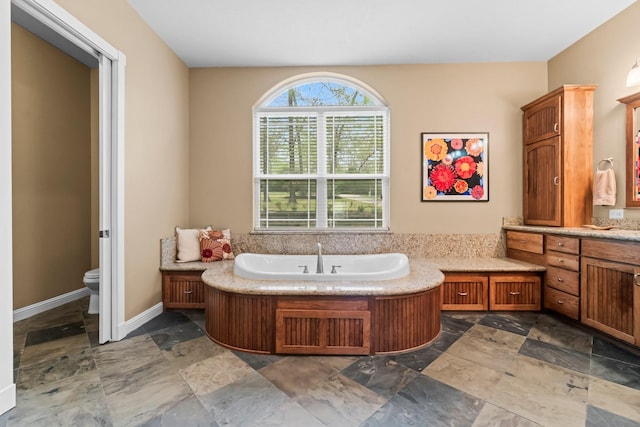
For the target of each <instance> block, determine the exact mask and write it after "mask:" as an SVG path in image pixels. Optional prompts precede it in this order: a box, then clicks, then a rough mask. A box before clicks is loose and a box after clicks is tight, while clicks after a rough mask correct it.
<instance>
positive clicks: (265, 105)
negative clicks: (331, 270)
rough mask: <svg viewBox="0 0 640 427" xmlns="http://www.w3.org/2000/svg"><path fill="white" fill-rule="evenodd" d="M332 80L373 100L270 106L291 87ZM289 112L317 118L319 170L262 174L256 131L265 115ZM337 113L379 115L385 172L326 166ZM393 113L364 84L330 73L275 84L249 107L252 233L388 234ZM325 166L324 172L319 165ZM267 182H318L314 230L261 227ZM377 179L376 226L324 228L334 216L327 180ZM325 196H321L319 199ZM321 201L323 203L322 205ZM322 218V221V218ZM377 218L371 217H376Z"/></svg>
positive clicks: (315, 74)
mask: <svg viewBox="0 0 640 427" xmlns="http://www.w3.org/2000/svg"><path fill="white" fill-rule="evenodd" d="M322 82H332V83H338V84H341V85H344V86H349V87H352V88H353V89H356V90H358V91H359V92H361V93H362V94H364V95H366V96H367V97H368V98H369V99H371V100H372V101H373V105H366V106H363V105H359V106H354V107H350V106H298V107H270V106H269V104H270V103H271V102H272V101H273V100H274V99H275V98H277V97H278V96H280V95H281V94H282V93H283V92H285V91H288V90H289V89H291V88H294V87H297V86H301V85H304V84H309V83H322ZM287 114H290V115H292V116H309V115H313V116H315V117H316V126H317V130H316V132H317V160H316V162H317V165H318V167H317V171H316V173H310V172H309V173H305V174H263V173H262V172H261V170H260V169H261V164H262V159H261V152H260V128H261V120H262V118H264V117H269V116H277V117H282V116H284V115H287ZM332 114H336V115H339V116H358V115H362V114H370V115H372V116H373V115H374V114H378V115H380V116H382V122H383V123H382V128H383V129H382V144H383V150H384V154H383V159H382V168H383V170H382V171H381V172H378V173H374V174H362V175H360V174H332V173H330V172H329V171H328V170H327V167H326V158H325V157H324V156H325V155H326V150H327V149H328V148H329V144H328V142H327V140H326V130H327V126H326V117H327V116H331V115H332ZM390 116H391V113H390V109H389V107H388V106H387V105H386V103H385V102H384V100H383V99H382V98H381V97H380V96H379V95H378V94H377V93H376V92H375V91H374V90H373V89H370V88H368V87H366V86H365V85H364V84H363V83H360V82H357V81H355V80H354V79H352V78H349V77H336V75H334V74H317V73H314V74H313V75H307V76H303V77H298V78H294V79H289V80H287V81H284V82H281V83H280V84H278V85H276V86H275V87H274V88H273V89H272V90H271V91H269V92H268V93H267V94H266V95H265V96H263V97H262V99H261V100H260V101H259V102H258V103H257V104H256V105H255V106H254V108H253V153H252V154H253V156H252V158H253V165H252V175H253V176H252V186H253V191H252V195H253V196H252V199H253V200H252V203H253V230H254V232H264V233H277V232H283V231H284V232H299V233H309V232H374V231H388V230H389V213H390V203H389V199H390V197H389V195H390V177H391V170H390V168H391V144H390V139H391V131H390V121H391V120H390V119H391V117H390ZM323 165H324V166H325V167H324V168H323V167H321V166H323ZM265 179H270V180H276V179H284V180H292V179H302V180H315V181H316V209H315V213H316V219H315V223H316V226H315V227H309V226H308V225H307V227H301V226H292V227H286V226H268V225H267V226H266V227H263V226H261V221H262V219H263V218H261V217H260V205H261V196H262V192H261V182H262V181H263V180H265ZM364 179H368V180H371V179H373V180H376V181H377V180H379V181H380V183H381V193H382V194H381V196H382V201H381V207H382V213H381V215H382V218H381V225H380V226H367V227H364V226H362V227H361V226H353V227H336V225H335V222H334V224H333V226H331V227H329V226H328V224H329V223H330V222H332V221H333V220H332V218H330V217H329V213H328V206H329V198H328V193H327V189H328V182H329V181H331V180H336V181H337V180H364ZM322 194H323V196H322V197H321V195H322ZM321 200H322V201H323V203H322V202H321ZM320 215H323V218H320ZM374 218H375V215H374Z"/></svg>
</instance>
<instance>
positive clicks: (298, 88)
mask: <svg viewBox="0 0 640 427" xmlns="http://www.w3.org/2000/svg"><path fill="white" fill-rule="evenodd" d="M253 123H254V146H253V151H254V167H253V170H254V181H253V182H254V196H253V197H254V227H255V229H256V230H273V229H276V230H281V229H294V230H326V229H331V230H334V229H341V230H347V229H360V230H361V229H387V228H388V216H389V109H388V108H387V107H386V105H384V103H383V102H382V100H381V98H380V97H379V96H377V95H376V94H375V92H374V91H373V90H372V89H370V88H367V87H366V86H365V85H363V84H362V83H358V82H356V81H354V80H352V79H350V78H348V77H345V76H339V77H338V76H336V75H328V74H323V75H313V76H303V77H301V78H297V79H295V80H292V81H290V82H285V83H282V84H280V85H278V86H277V87H276V88H275V89H274V90H272V91H271V92H270V93H268V94H267V95H265V97H263V100H262V101H261V102H259V103H258V104H257V106H256V107H255V108H254V118H253Z"/></svg>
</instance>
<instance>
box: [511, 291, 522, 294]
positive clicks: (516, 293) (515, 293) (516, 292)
mask: <svg viewBox="0 0 640 427" xmlns="http://www.w3.org/2000/svg"><path fill="white" fill-rule="evenodd" d="M509 295H520V292H513V291H511V292H509Z"/></svg>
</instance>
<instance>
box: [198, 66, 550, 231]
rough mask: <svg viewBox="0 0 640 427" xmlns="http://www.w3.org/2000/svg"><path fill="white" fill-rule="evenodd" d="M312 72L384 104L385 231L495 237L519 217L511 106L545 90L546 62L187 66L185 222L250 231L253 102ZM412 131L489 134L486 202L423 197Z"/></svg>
mask: <svg viewBox="0 0 640 427" xmlns="http://www.w3.org/2000/svg"><path fill="white" fill-rule="evenodd" d="M311 71H331V72H336V73H340V74H344V75H348V76H351V77H354V78H356V79H359V80H360V81H363V82H364V83H366V84H368V85H370V86H371V87H373V88H374V89H376V90H377V91H378V93H380V94H381V95H382V96H383V97H384V98H385V99H386V101H387V102H388V104H389V106H390V108H391V215H390V218H391V221H390V225H391V230H392V231H394V232H397V233H473V232H479V233H496V232H498V231H499V230H500V225H501V219H502V217H503V216H519V215H521V214H522V160H521V158H522V149H521V146H522V135H521V129H522V123H521V122H522V118H521V117H522V114H521V111H520V106H522V105H524V104H526V103H528V102H530V101H532V100H533V99H535V98H536V97H538V96H540V95H542V94H544V93H545V92H546V90H547V67H546V64H545V63H498V64H458V65H397V66H368V67H341V68H336V67H322V68H217V69H216V68H209V69H205V68H202V69H191V70H190V96H189V101H190V133H191V155H190V158H191V168H190V169H191V175H190V177H191V184H190V187H191V199H190V200H191V223H192V224H195V225H198V224H212V225H214V226H216V227H231V229H232V232H233V231H234V230H236V231H238V232H249V231H251V229H252V225H253V224H252V183H251V174H252V169H251V168H252V157H251V156H252V106H253V105H254V104H255V103H256V102H257V101H258V100H259V99H260V98H261V97H262V96H263V95H264V94H265V92H267V91H269V90H270V89H272V88H273V87H274V86H275V85H277V84H278V83H279V82H281V81H283V80H284V79H288V78H290V77H292V76H296V75H299V74H301V73H306V72H311ZM421 132H489V133H490V136H489V192H490V194H489V202H484V203H483V202H464V203H451V202H449V203H442V202H435V203H434V202H431V203H422V202H421V201H420V200H421V193H420V189H421V179H420V175H421V163H420V162H421V157H420V153H421V152H420V144H421V143H420V133H421Z"/></svg>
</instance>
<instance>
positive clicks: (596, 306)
mask: <svg viewBox="0 0 640 427" xmlns="http://www.w3.org/2000/svg"><path fill="white" fill-rule="evenodd" d="M639 254H640V243H637V242H620V241H611V240H605V239H599V240H596V239H583V241H582V261H581V268H582V277H581V281H580V286H581V302H582V313H581V316H580V320H581V321H582V323H584V324H585V325H588V326H591V327H593V328H596V329H598V330H601V331H602V332H605V333H607V334H609V335H611V336H614V337H616V338H618V339H620V340H623V341H626V342H628V343H630V344H633V345H640V285H639V284H638V283H637V282H636V280H637V278H638V274H639V273H640V257H639V256H638V255H639Z"/></svg>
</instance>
